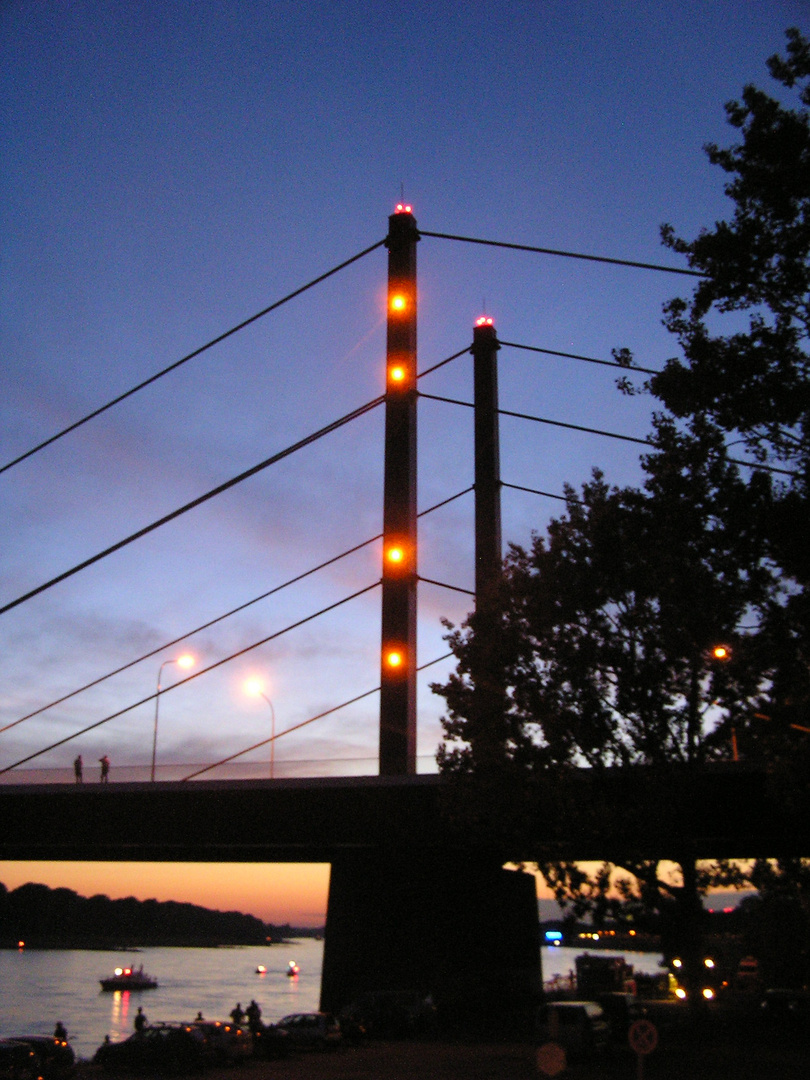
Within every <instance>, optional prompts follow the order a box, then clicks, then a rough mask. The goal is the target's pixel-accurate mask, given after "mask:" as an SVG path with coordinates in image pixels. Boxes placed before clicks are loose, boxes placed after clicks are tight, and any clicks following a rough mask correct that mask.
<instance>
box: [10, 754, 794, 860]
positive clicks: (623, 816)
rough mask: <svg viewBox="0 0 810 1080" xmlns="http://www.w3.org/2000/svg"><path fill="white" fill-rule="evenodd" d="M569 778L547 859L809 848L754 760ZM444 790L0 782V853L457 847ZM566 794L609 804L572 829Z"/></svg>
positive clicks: (276, 783) (553, 813)
mask: <svg viewBox="0 0 810 1080" xmlns="http://www.w3.org/2000/svg"><path fill="white" fill-rule="evenodd" d="M567 783H568V787H567V789H566V791H565V797H564V798H563V797H561V798H558V797H557V793H556V792H555V790H554V789H553V787H550V788H549V792H548V795H547V798H546V799H545V800H544V804H545V805H544V809H543V812H542V815H541V816H540V817H538V821H537V827H536V830H534V835H535V836H536V839H537V841H538V844H540V845H542V848H543V850H544V851H545V852H546V853H547V855H548V856H550V857H553V856H559V857H566V858H580V859H588V858H603V857H608V858H609V857H611V856H616V855H620V854H622V853H623V854H625V855H626V854H629V853H632V854H633V855H635V856H637V857H643V856H647V857H672V856H675V855H677V853H678V852H682V851H684V850H691V851H694V852H695V853H696V855H698V856H699V857H705V858H711V857H715V858H717V857H729V858H733V857H736V858H746V857H753V856H757V855H762V856H774V855H781V854H793V855H808V854H810V815H809V814H808V813H807V797H806V794H805V795H803V796H802V799H803V802H802V807H798V806H797V804H796V801H795V796H796V793H795V792H794V795H793V797H792V798H791V800H789V802H790V808H788V806H786V805H783V804H782V799H781V793H780V789H779V785H778V784H777V783H776V782H775V781H774V779H773V778H772V777H769V775H768V774H767V773H766V772H764V771H762V770H752V769H748V768H745V767H740V766H734V767H732V766H716V767H712V768H707V769H703V770H701V771H699V772H687V771H681V772H678V771H676V770H670V771H668V772H667V773H665V774H663V773H658V772H656V771H654V770H647V769H628V770H611V771H610V773H608V774H602V775H601V776H599V777H597V776H596V775H595V774H593V773H591V772H590V771H589V770H581V771H579V772H577V773H575V774H574V775H573V776H572V777H569V779H568V781H567ZM596 786H598V793H597V792H596V790H595V787H596ZM443 787H444V784H443V781H442V780H441V778H440V777H438V776H436V775H420V776H408V777H379V776H372V777H331V778H318V779H311V778H310V779H300V780H241V781H197V782H193V783H156V784H150V783H127V784H98V783H93V784H83V785H74V784H48V785H19V786H17V785H13V784H5V785H2V786H0V822H2V830H0V859H3V860H8V859H49V860H50V859H70V860H99V861H108V860H125V861H126V860H131V861H144V860H147V861H148V860H155V861H189V862H192V861H193V862H212V861H213V862H330V861H332V859H333V858H334V857H335V856H336V855H338V854H339V853H340V852H344V851H349V850H352V849H373V848H379V849H385V850H388V851H391V850H403V851H405V850H410V851H413V850H419V849H423V850H429V849H440V848H442V847H448V846H454V847H455V846H458V844H459V840H458V838H457V837H453V836H452V835H451V834H450V832H449V831H448V828H447V827H446V825H445V824H444V819H443V817H442V814H441V797H442V789H443ZM560 794H562V793H560ZM597 795H598V799H599V800H600V802H599V803H598V804H597V802H596V801H593V800H595V798H596V797H597ZM606 799H607V803H606V802H605V800H606ZM802 799H800V802H801V801H802ZM572 800H573V802H574V803H577V802H579V803H581V804H582V805H588V804H589V803H590V802H591V801H593V805H594V806H595V805H602V806H605V805H607V806H609V813H608V814H607V815H605V814H596V815H594V820H593V823H592V826H590V827H589V828H588V829H585V828H584V827H583V826H582V823H581V822H580V824H579V827H578V828H577V830H576V831H573V830H572V826H571V815H570V810H568V811H567V810H566V806H568V807H569V808H570V806H571V805H572ZM608 819H609V820H608ZM533 854H534V853H533V852H527V853H526V857H527V858H530V857H532V855H533Z"/></svg>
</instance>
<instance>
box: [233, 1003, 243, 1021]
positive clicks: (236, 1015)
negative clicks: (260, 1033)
mask: <svg viewBox="0 0 810 1080" xmlns="http://www.w3.org/2000/svg"><path fill="white" fill-rule="evenodd" d="M244 1015H245V1014H244V1012H243V1011H242V1002H241V1001H237V1003H236V1005H235V1006H234V1008H233V1009H231V1020H233V1022H234V1023H235V1024H241V1023H242V1017H243V1016H244Z"/></svg>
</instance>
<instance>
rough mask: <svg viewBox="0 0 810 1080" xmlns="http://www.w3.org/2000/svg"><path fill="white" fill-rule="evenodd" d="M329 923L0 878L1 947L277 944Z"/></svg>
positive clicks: (320, 933) (315, 932)
mask: <svg viewBox="0 0 810 1080" xmlns="http://www.w3.org/2000/svg"><path fill="white" fill-rule="evenodd" d="M322 936H323V927H320V928H311V927H296V926H290V925H289V924H285V925H283V926H275V925H273V924H272V923H265V922H262V920H261V919H259V918H257V917H256V916H255V915H245V914H243V913H242V912H239V911H213V910H211V909H209V908H204V907H200V906H199V905H197V904H184V903H178V902H176V901H174V900H167V901H158V900H136V899H135V897H133V896H129V897H126V898H125V899H122V900H111V899H110V897H108V896H104V895H97V896H91V897H84V896H79V894H78V893H76V892H74V891H73V890H72V889H51V888H50V887H49V886H47V885H39V884H34V883H28V884H26V885H20V886H19V887H18V888H16V889H13V890H8V889H7V888H6V886H5V885H3V884H2V882H0V948H4V949H16V948H19V947H20V943H24V945H25V948H27V949H88V950H97V951H108V950H120V949H126V950H128V951H133V950H136V949H139V948H149V947H180V948H227V947H229V946H230V947H235V946H239V945H278V944H282V943H284V942H285V941H289V940H290V939H292V938H302V937H322Z"/></svg>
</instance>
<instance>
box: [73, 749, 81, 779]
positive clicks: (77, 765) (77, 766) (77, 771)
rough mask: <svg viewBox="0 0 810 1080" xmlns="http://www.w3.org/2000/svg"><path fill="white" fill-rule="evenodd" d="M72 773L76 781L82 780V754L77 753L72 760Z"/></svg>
mask: <svg viewBox="0 0 810 1080" xmlns="http://www.w3.org/2000/svg"><path fill="white" fill-rule="evenodd" d="M73 775H74V776H75V777H76V783H77V784H80V783H81V782H82V755H81V754H78V755H77V756H76V758H75V760H74V762H73Z"/></svg>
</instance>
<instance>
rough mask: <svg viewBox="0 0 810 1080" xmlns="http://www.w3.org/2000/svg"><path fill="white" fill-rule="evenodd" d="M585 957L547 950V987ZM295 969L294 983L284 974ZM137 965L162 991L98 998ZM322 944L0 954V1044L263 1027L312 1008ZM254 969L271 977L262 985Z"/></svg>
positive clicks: (76, 1042) (80, 1048)
mask: <svg viewBox="0 0 810 1080" xmlns="http://www.w3.org/2000/svg"><path fill="white" fill-rule="evenodd" d="M585 951H587V950H584V949H581V948H566V947H562V948H543V950H542V956H543V977H544V979H545V980H547V981H548V980H550V979H552V978H553V977H554V976H555V975H558V976H561V977H563V978H564V977H566V976H567V975H568V973H569V972H570V971H571V970H573V969H574V967H575V961H576V957H577V956H580V955H581V954H582V953H583V952H585ZM598 955H600V956H610V955H613V956H624V957H625V959H626V960H627V962H628V963H629V964H632V965H633V967H634V968H635V970H636V971H642V972H647V973H650V974H654V973H657V972H659V971H660V970H661V968H660V967H659V966H658V962H659V960H660V959H661V957H660V955H659V954H657V953H636V952H629V951H618V952H606V951H603V950H599V951H598ZM291 960H294V961H295V962H296V964H297V965H298V967H299V969H300V971H299V974H298V976H297V977H296V978H292V979H291V978H288V977H287V976H286V974H285V972H286V971H287V966H288V964H289V962H290V961H291ZM140 964H143V967H144V971H145V972H146V973H148V974H149V975H152V976H153V977H154V978H155V979H157V981H158V987H157V989H155V990H143V991H140V992H133V991H124V992H123V993H122V992H121V991H116V992H113V993H109V992H105V991H102V990H101V988H100V986H99V979H101V978H102V977H107V976H109V975H111V974H112V972H113V971H114V969H115V968H116V967H117V966H123V965H134V966H139V965H140ZM322 964H323V942H322V941H315V940H314V939H312V938H302V939H300V940H296V941H293V942H290V943H288V944H278V945H270V946H242V947H237V948H221V949H143V950H140V951H137V952H135V951H131V952H124V951H121V952H102V951H98V952H96V951H83V950H70V949H68V950H42V951H38V950H32V949H19V950H13V949H0V1036H6V1037H8V1036H10V1035H15V1034H16V1035H33V1034H46V1033H50V1032H51V1031H53V1028H54V1026H55V1024H56V1022H57V1020H61V1021H62V1023H63V1024H64V1025H65V1027H66V1028H67V1029H68V1034H69V1036H70V1042H71V1045H72V1046H73V1049H74V1051H75V1053H76V1056H77V1057H79V1058H91V1057H92V1056H93V1054H94V1053H95V1051H96V1049H97V1048H98V1046H99V1045H100V1044H101V1043H102V1042H103V1040H104V1037H105V1035H109V1036H110V1038H111V1039H112V1040H113V1042H117V1041H118V1040H120V1039H123V1038H126V1037H127V1036H128V1035H130V1034H131V1032H132V1022H133V1018H134V1016H135V1013H136V1012H137V1009H138V1006H139V1005H141V1006H142V1007H143V1010H144V1012H145V1013H146V1015H147V1017H148V1019H149V1020H150V1021H155V1020H191V1019H192V1018H193V1017H194V1016H195V1015H196V1013H197V1011H198V1010H200V1011H201V1012H202V1014H203V1016H205V1018H206V1019H209V1020H222V1019H226V1018H227V1016H228V1014H229V1013H230V1011H231V1009H232V1008H233V1007H234V1005H235V1004H236V1003H237V1002H240V1003H241V1005H242V1007H243V1008H244V1007H245V1006H246V1005H247V1004H248V1002H249V1001H250V1000H251V998H255V1000H256V1001H257V1002H258V1003H259V1005H260V1006H261V1009H262V1019H263V1020H265V1021H266V1022H268V1023H272V1022H273V1021H276V1020H280V1019H281V1018H282V1016H286V1015H287V1014H288V1013H293V1012H311V1011H313V1010H315V1009H317V1008H318V1004H319V1000H320V992H321V968H322ZM259 965H263V966H264V967H266V969H267V972H266V974H264V975H259V974H257V972H256V969H257V967H258V966H259Z"/></svg>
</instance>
